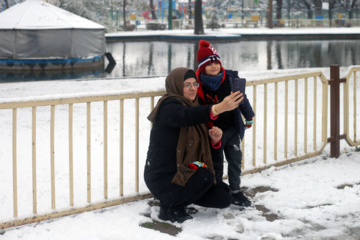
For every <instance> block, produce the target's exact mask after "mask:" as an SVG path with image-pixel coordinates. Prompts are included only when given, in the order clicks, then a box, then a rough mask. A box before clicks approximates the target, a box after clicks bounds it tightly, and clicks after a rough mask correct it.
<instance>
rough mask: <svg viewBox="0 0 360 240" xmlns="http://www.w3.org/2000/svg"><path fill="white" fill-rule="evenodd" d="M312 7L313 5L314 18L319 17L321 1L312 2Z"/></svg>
mask: <svg viewBox="0 0 360 240" xmlns="http://www.w3.org/2000/svg"><path fill="white" fill-rule="evenodd" d="M329 2H331V1H329ZM314 5H315V16H321V15H322V0H314ZM329 5H330V4H329ZM329 8H330V7H329Z"/></svg>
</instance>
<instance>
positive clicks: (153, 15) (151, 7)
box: [150, 0, 157, 20]
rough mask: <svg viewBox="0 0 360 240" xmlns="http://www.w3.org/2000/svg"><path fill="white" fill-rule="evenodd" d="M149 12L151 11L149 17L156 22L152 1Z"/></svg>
mask: <svg viewBox="0 0 360 240" xmlns="http://www.w3.org/2000/svg"><path fill="white" fill-rule="evenodd" d="M150 11H151V17H152V19H153V20H156V19H157V17H156V14H155V10H154V0H150Z"/></svg>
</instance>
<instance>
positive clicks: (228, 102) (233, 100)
mask: <svg viewBox="0 0 360 240" xmlns="http://www.w3.org/2000/svg"><path fill="white" fill-rule="evenodd" d="M243 99H244V96H243V94H242V93H240V91H236V92H234V93H233V92H232V93H231V94H230V95H229V96H227V97H226V98H224V100H223V101H222V102H221V103H218V104H215V105H213V106H212V113H213V115H214V116H216V115H218V114H220V113H223V112H227V111H231V110H234V109H235V108H237V107H238V106H239V104H240V103H241V101H242V100H243Z"/></svg>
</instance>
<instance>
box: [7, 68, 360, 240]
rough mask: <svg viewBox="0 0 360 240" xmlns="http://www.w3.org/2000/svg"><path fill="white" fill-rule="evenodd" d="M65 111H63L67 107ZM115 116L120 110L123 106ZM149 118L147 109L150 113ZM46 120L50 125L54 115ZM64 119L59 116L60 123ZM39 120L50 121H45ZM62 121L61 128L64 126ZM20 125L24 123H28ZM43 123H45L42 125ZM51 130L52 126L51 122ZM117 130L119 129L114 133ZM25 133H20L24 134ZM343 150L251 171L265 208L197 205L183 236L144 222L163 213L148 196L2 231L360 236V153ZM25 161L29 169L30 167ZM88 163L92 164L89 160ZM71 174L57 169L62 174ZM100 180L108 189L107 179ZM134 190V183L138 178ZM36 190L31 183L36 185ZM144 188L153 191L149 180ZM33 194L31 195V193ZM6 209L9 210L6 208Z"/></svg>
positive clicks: (143, 83) (136, 82)
mask: <svg viewBox="0 0 360 240" xmlns="http://www.w3.org/2000/svg"><path fill="white" fill-rule="evenodd" d="M347 70H348V69H347V68H341V74H340V75H341V76H345V74H346V72H347ZM314 71H322V72H324V74H325V75H326V76H327V77H329V69H328V68H326V69H294V70H272V71H263V72H241V73H240V74H241V75H242V76H244V75H245V76H246V78H247V79H248V80H253V79H261V78H264V76H266V78H270V77H276V76H282V75H293V74H299V73H304V72H314ZM163 88H164V77H157V78H146V79H140V78H138V79H108V80H89V81H85V80H81V81H78V80H74V81H71V80H70V81H69V80H67V81H42V82H26V83H4V84H1V88H0V102H12V101H19V100H24V99H26V100H40V99H48V98H50V99H53V98H63V97H75V96H76V97H79V96H91V95H102V94H109V93H113V94H116V93H126V92H137V91H145V90H147V91H153V90H162V89H163ZM59 110H60V111H61V108H60V109H59ZM65 110H66V109H65ZM6 111H7V110H6ZM79 111H80V112H81V111H82V110H79ZM44 112H45V111H44ZM96 112H97V111H94V112H92V114H94V115H97V114H98V113H96ZM0 113H1V116H2V119H5V123H9V121H10V119H11V118H5V117H4V116H5V115H6V114H9V113H3V112H0ZM19 114H20V113H19ZM42 114H44V113H43V110H41V109H40V110H39V111H38V118H40V117H41V116H45V118H46V114H45V115H42ZM114 114H115V115H118V112H116V113H114ZM99 115H101V113H100V114H99ZM7 116H8V115H7ZM10 116H11V115H10ZM145 116H146V114H145V115H144V116H143V117H145ZM6 119H9V120H6ZM41 121H44V123H46V124H47V123H48V119H43V120H41ZM63 121H64V122H65V120H62V119H60V120H59V122H60V123H62V122H63ZM129 121H131V120H129ZM59 122H58V120H57V122H56V124H58V123H59ZM21 124H22V123H21V121H20V122H19V125H20V126H21ZM259 124H261V122H260V123H259ZM39 125H42V122H41V123H40V124H39ZM59 125H60V128H61V127H62V125H61V124H59ZM7 126H9V125H7ZM10 126H11V125H10ZM20 126H18V127H19V128H20ZM39 127H40V128H42V126H39ZM44 128H45V129H46V127H44ZM65 129H66V128H65ZM0 131H1V135H2V136H3V138H2V140H0V142H1V146H2V148H1V151H0V154H1V156H2V158H3V157H4V156H5V157H6V159H11V153H10V152H8V151H9V149H11V148H9V146H11V145H9V144H10V143H8V142H11V141H10V140H9V139H11V138H9V136H11V130H10V129H9V127H6V124H4V125H1V127H0ZM26 131H29V130H26ZM65 131H67V130H65ZM81 131H82V129H81ZM142 131H144V132H146V133H141V136H145V137H141V138H140V139H141V146H144V149H143V150H142V153H141V154H142V156H144V153H146V148H147V141H148V137H147V136H148V135H147V134H148V130H147V129H146V130H143V129H142ZM29 133H30V131H29ZM117 136H118V135H117V134H115V136H114V137H117ZM93 137H94V138H95V141H100V142H101V141H102V140H101V137H99V136H97V135H95V136H93ZM18 138H19V139H20V137H18ZM24 138H26V137H24ZM19 141H21V144H19V145H22V143H23V141H25V140H23V139H21V140H19ZM79 141H82V140H79ZM56 143H57V145H60V147H62V146H61V145H63V144H65V145H66V144H67V143H66V142H65V143H62V141H57V142H56ZM59 143H60V144H59ZM27 144H28V143H27ZM100 145H101V144H100ZM6 146H7V147H8V148H6ZM42 148H46V150H48V146H46V147H45V146H41V147H38V149H39V150H38V155H39V158H41V157H40V156H42V153H43V154H45V155H46V156H49V155H48V153H47V152H46V151H45V150H43V149H42ZM19 149H20V147H19ZM84 149H85V147H84ZM109 150H110V151H109V152H113V151H115V152H116V151H118V150H117V146H114V147H112V146H109ZM19 151H20V150H19ZM28 151H29V150H28ZM94 151H95V152H93V155H94V156H97V155H101V154H102V149H101V148H100V149H98V150H94ZM58 152H59V151H58ZM341 152H342V154H341V156H340V157H339V158H338V159H333V158H329V144H328V145H327V147H326V148H325V150H324V152H323V154H322V155H321V156H318V157H315V158H312V159H308V160H304V161H302V162H299V163H296V164H291V165H287V166H283V167H277V168H275V167H272V168H270V169H268V170H266V171H263V172H262V173H256V174H251V175H245V176H243V177H242V185H243V187H246V188H248V189H250V190H251V191H255V190H256V189H259V190H258V191H257V193H256V195H255V196H253V197H252V200H253V203H254V205H256V206H257V207H253V208H249V209H246V210H243V211H240V210H239V209H238V208H237V207H235V206H231V207H229V208H227V209H223V210H218V209H206V208H201V207H197V206H192V207H194V208H196V210H197V213H194V214H193V217H194V219H193V220H190V221H186V222H185V223H183V224H175V225H176V226H178V227H180V228H181V229H182V231H181V232H180V233H178V234H177V235H176V236H175V237H174V236H171V235H168V234H166V233H161V232H159V231H155V230H151V229H147V228H144V227H141V226H140V225H141V224H142V223H145V222H151V221H153V220H157V219H158V218H157V213H158V207H157V206H150V205H149V201H151V200H149V199H148V200H142V201H138V202H133V203H129V204H124V205H120V206H116V207H111V208H107V209H102V210H98V211H93V212H87V213H83V214H78V215H75V216H69V217H63V218H60V219H56V220H53V221H46V222H41V223H37V224H30V225H27V226H22V227H19V228H14V229H7V230H5V232H3V233H1V235H0V239H4V240H7V239H38V240H43V239H44V240H45V239H70V240H72V239H74V240H79V239H95V240H97V239H99V240H108V239H109V240H110V239H131V240H132V239H144V238H147V239H195V240H196V239H224V240H225V239H354V240H355V239H360V221H359V215H360V204H359V202H360V175H359V169H360V153H359V152H356V151H355V148H351V147H348V146H347V144H346V143H345V142H344V141H342V144H341ZM25 153H26V151H25ZM28 153H29V152H28ZM21 154H23V153H21ZM21 154H19V155H20V156H19V157H18V158H19V160H18V161H21V160H20V159H21ZM115 155H116V154H115ZM261 155H262V149H261V148H257V156H261ZM9 156H10V157H9ZM60 156H61V155H60ZM109 158H111V156H109ZM125 158H126V159H133V155H132V153H131V154H128V155H126V156H125ZM56 159H57V167H60V169H61V165H65V167H67V164H68V163H66V164H63V163H62V162H61V161H60V162H59V155H57V156H56ZM143 163H144V159H141V162H140V164H141V165H143ZM0 164H1V165H2V167H1V168H2V170H1V169H0V171H1V181H0V182H1V184H0V189H1V192H8V193H9V195H5V196H4V194H2V196H1V198H0V202H1V205H0V206H1V210H0V211H1V212H2V216H4V215H3V214H5V213H7V214H8V213H10V214H11V213H12V209H11V208H12V205H11V204H10V206H9V205H8V204H5V202H6V201H9V200H10V203H11V201H12V200H11V197H10V196H12V195H11V188H10V189H7V185H5V182H6V181H11V179H12V175H11V171H10V170H7V171H5V170H4V169H5V168H4V166H5V167H8V166H9V165H10V164H9V163H5V162H4V161H1V163H0ZM38 164H40V165H39V166H38V168H39V171H41V170H42V169H48V168H49V162H48V161H44V162H43V163H42V161H40V160H39V163H38ZM19 165H20V164H19ZM25 165H26V164H25ZM100 166H101V165H100ZM19 167H20V168H21V167H23V168H24V167H26V166H19ZM65 167H64V168H65ZM83 167H85V166H84V165H83ZM94 167H95V166H94ZM127 167H129V166H127ZM10 169H11V168H10ZM101 171H102V170H100V172H101ZM131 171H132V170H131ZM94 172H95V171H94ZM110 172H111V171H110ZM63 174H64V173H62V172H57V176H59V175H60V176H62V175H63ZM140 176H142V173H141V174H140ZM29 177H30V176H28V175H25V174H24V175H22V174H18V178H19V182H21V181H22V182H26V181H27V182H30V181H29V180H28V179H30V178H29ZM48 177H49V176H41V177H40V178H38V181H39V183H38V185H41V184H45V185H46V182H48V179H49V178H48ZM4 179H5V180H4ZM84 179H85V178H84ZM112 181H116V182H115V183H114V182H112ZM57 183H58V182H57ZM96 183H97V180H94V185H95V186H96ZM117 183H118V181H117V180H111V178H110V183H109V185H111V184H113V185H116V184H117ZM29 184H30V183H29ZM99 184H100V190H101V188H102V185H101V182H100V183H99ZM9 187H11V186H9ZM59 188H61V186H60V187H59ZM131 188H133V183H132V186H131ZM29 189H31V186H30V185H29ZM82 189H86V188H82ZM261 189H262V190H261ZM110 190H114V189H110ZM115 191H118V189H115ZM140 191H141V192H143V191H146V187H144V186H143V184H142V186H141V187H140ZM251 191H250V192H251ZM80 192H82V194H83V195H84V196H85V195H86V192H85V191H80ZM99 192H100V195H101V191H96V190H94V191H93V193H94V194H95V193H99ZM41 194H42V193H41V191H39V196H38V198H39V200H38V201H39V204H40V205H44V204H45V205H47V206H49V203H50V201H49V199H48V198H47V197H42V195H41ZM43 194H45V193H43ZM47 194H48V192H47ZM57 194H58V195H57V204H59V205H61V204H62V201H63V200H64V198H65V200H66V201H67V196H62V195H61V194H60V196H59V193H57ZM29 195H30V196H31V194H30V193H29ZM44 196H45V195H44ZM84 198H85V197H84ZM44 200H46V201H44ZM65 200H64V201H65ZM40 205H39V206H40ZM5 207H6V208H9V209H4V208H5ZM39 208H40V207H39ZM21 210H22V211H29V212H30V213H31V197H29V203H27V204H24V205H21ZM267 211H268V212H267ZM149 216H151V218H149Z"/></svg>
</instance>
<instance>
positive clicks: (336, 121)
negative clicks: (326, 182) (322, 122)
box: [328, 65, 341, 158]
mask: <svg viewBox="0 0 360 240" xmlns="http://www.w3.org/2000/svg"><path fill="white" fill-rule="evenodd" d="M340 82H341V81H340V71H339V65H331V66H330V80H329V85H330V138H329V139H328V141H329V142H330V157H335V158H337V157H339V156H340V139H341V138H340Z"/></svg>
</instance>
